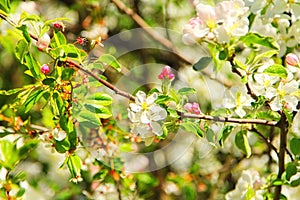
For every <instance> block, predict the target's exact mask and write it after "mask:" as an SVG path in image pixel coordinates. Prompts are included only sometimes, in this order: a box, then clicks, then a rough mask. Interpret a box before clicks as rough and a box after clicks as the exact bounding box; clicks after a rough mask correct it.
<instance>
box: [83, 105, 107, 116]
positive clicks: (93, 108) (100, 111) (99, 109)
mask: <svg viewBox="0 0 300 200" xmlns="http://www.w3.org/2000/svg"><path fill="white" fill-rule="evenodd" d="M84 107H85V108H86V109H87V110H89V111H90V112H92V113H95V114H97V116H98V117H99V118H103V119H107V118H109V117H111V112H110V110H109V108H107V107H104V106H101V105H97V104H87V103H86V104H84Z"/></svg>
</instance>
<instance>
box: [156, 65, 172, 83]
mask: <svg viewBox="0 0 300 200" xmlns="http://www.w3.org/2000/svg"><path fill="white" fill-rule="evenodd" d="M164 78H167V79H169V80H173V79H174V78H175V74H173V73H172V70H171V67H170V66H167V65H166V66H164V68H163V69H162V71H161V72H160V74H159V75H158V79H161V80H162V79H164Z"/></svg>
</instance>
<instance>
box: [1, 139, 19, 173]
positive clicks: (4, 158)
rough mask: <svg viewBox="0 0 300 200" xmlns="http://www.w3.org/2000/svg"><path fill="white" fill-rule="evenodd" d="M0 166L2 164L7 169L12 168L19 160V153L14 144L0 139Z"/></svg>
mask: <svg viewBox="0 0 300 200" xmlns="http://www.w3.org/2000/svg"><path fill="white" fill-rule="evenodd" d="M0 153H1V157H0V166H1V165H2V166H3V167H5V168H6V169H8V170H12V169H13V168H14V166H15V165H16V164H17V163H18V161H19V154H18V149H17V147H16V144H14V143H12V142H10V141H8V140H2V141H0Z"/></svg>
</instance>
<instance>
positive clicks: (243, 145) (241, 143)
mask: <svg viewBox="0 0 300 200" xmlns="http://www.w3.org/2000/svg"><path fill="white" fill-rule="evenodd" d="M247 133H248V132H247V130H241V131H239V132H237V133H236V135H235V145H236V146H237V147H238V148H239V149H240V150H241V151H242V152H243V153H244V154H245V155H246V157H247V158H249V157H250V156H251V147H250V145H249V142H248V137H247Z"/></svg>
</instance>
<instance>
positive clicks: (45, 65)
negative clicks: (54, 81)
mask: <svg viewBox="0 0 300 200" xmlns="http://www.w3.org/2000/svg"><path fill="white" fill-rule="evenodd" d="M41 72H42V73H43V74H48V73H49V72H50V67H49V66H48V65H47V64H43V65H42V66H41Z"/></svg>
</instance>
